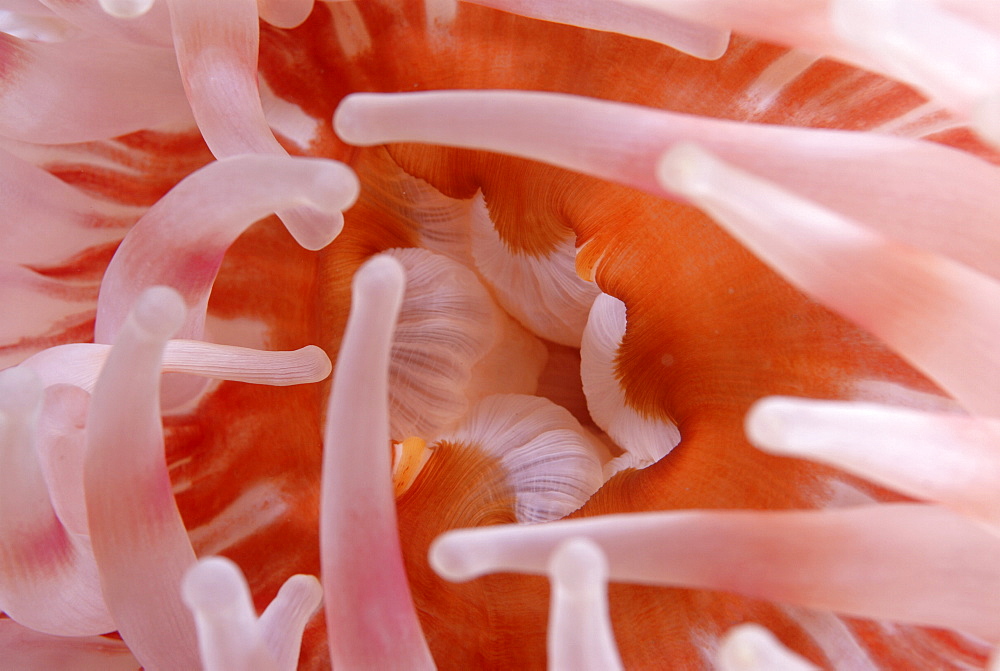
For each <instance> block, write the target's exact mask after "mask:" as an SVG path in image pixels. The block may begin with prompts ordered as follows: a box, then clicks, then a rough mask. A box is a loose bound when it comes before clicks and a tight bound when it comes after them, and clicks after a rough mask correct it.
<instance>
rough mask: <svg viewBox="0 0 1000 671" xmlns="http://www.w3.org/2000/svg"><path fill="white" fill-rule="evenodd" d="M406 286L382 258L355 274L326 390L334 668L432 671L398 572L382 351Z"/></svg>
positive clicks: (396, 267) (327, 564)
mask: <svg viewBox="0 0 1000 671" xmlns="http://www.w3.org/2000/svg"><path fill="white" fill-rule="evenodd" d="M404 285H405V278H404V275H403V269H402V267H401V265H400V264H399V262H398V261H396V260H395V259H393V258H391V257H388V256H376V257H374V258H373V259H371V260H369V261H368V262H367V263H365V264H364V265H363V266H362V267H361V268H360V269H359V270H358V272H357V274H356V275H355V276H354V282H353V288H352V297H351V312H350V316H349V317H348V322H347V330H346V331H345V334H344V340H343V344H342V345H341V348H340V356H339V357H338V360H337V366H336V368H335V372H334V379H333V389H332V391H331V392H330V403H329V407H328V409H327V420H326V422H327V423H326V432H325V438H324V447H323V489H322V498H321V502H320V552H321V557H322V569H323V575H322V581H323V589H324V599H325V604H326V622H327V630H328V634H329V640H330V654H331V657H332V659H333V665H334V667H336V668H347V669H376V668H377V669H401V670H402V669H433V668H434V661H433V660H432V659H431V656H430V651H429V650H428V648H427V642H426V641H425V640H424V636H423V633H422V631H421V629H420V623H419V621H418V620H417V616H416V611H415V609H414V606H413V600H412V598H411V596H410V586H409V583H408V582H407V579H406V573H405V570H404V568H403V557H402V553H401V550H400V543H399V532H398V529H397V526H396V502H395V496H394V494H393V485H392V475H391V464H390V454H389V446H390V443H389V401H388V378H389V352H390V346H391V344H392V334H393V330H394V329H395V326H396V320H397V317H398V313H399V309H400V305H401V304H402V299H403V290H404Z"/></svg>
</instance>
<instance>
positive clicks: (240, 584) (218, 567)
mask: <svg viewBox="0 0 1000 671" xmlns="http://www.w3.org/2000/svg"><path fill="white" fill-rule="evenodd" d="M245 585H246V580H245V579H244V578H243V573H242V572H241V571H240V569H239V567H238V566H236V564H234V563H233V562H232V561H231V560H229V559H226V558H225V557H206V558H205V559H202V560H201V561H199V562H198V563H196V564H194V565H193V566H192V567H191V568H189V569H188V571H187V573H185V574H184V579H183V582H182V583H181V597H182V598H183V600H184V603H185V604H187V606H188V608H190V609H191V610H192V611H199V612H204V611H209V612H218V611H222V610H225V609H228V608H229V607H230V606H231V605H232V604H233V603H234V602H236V601H238V600H239V599H240V598H242V596H243V594H244V593H245V592H246V589H247V588H246V586H245Z"/></svg>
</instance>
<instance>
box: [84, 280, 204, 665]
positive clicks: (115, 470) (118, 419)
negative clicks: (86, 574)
mask: <svg viewBox="0 0 1000 671" xmlns="http://www.w3.org/2000/svg"><path fill="white" fill-rule="evenodd" d="M184 314H185V308H184V302H183V300H182V299H181V297H180V296H179V295H178V294H177V292H175V291H173V290H171V289H167V288H165V287H153V288H151V289H149V290H147V291H145V292H143V293H142V294H141V295H140V296H139V297H138V300H137V301H136V305H135V308H134V309H133V310H132V311H131V312H130V314H129V317H128V319H127V320H126V321H125V323H124V324H123V325H122V327H121V329H120V331H119V333H118V334H117V337H116V338H115V342H114V345H113V347H112V350H111V353H110V354H109V355H108V360H107V363H106V364H105V365H104V369H103V371H102V372H101V376H100V378H99V379H98V381H97V386H96V387H95V389H94V395H93V398H92V400H91V403H90V415H89V416H88V418H87V443H86V444H87V447H86V458H85V464H84V490H85V494H86V502H87V518H88V524H89V527H90V538H91V543H92V545H93V548H94V556H95V557H96V558H97V566H98V569H99V571H100V576H101V588H102V590H103V593H104V598H105V600H106V602H107V604H108V608H109V610H110V611H111V614H112V616H113V617H114V619H115V622H116V624H117V625H118V631H119V632H120V633H121V635H122V638H123V639H124V640H125V642H126V643H128V646H129V648H130V649H131V650H132V652H133V653H134V654H135V655H136V657H137V658H138V659H139V661H140V662H141V663H142V665H143V666H144V667H146V668H147V669H196V668H199V663H198V655H197V645H198V643H197V637H196V634H195V627H194V622H193V620H192V618H191V615H190V613H189V612H188V611H187V609H186V608H185V607H184V604H183V603H182V602H181V595H180V584H181V579H182V577H183V575H184V572H185V571H186V570H187V569H188V568H189V567H190V566H192V565H193V564H194V562H195V555H194V550H193V549H192V548H191V542H190V540H188V535H187V531H186V530H185V528H184V522H183V520H182V519H181V516H180V513H179V512H178V510H177V505H176V502H175V501H174V496H173V492H172V491H171V484H170V476H169V474H168V473H167V466H166V461H165V458H164V442H163V427H162V424H161V420H160V411H159V407H160V399H159V396H160V394H159V387H160V367H161V365H162V357H163V349H164V347H165V346H166V343H167V340H168V339H169V338H170V336H171V335H172V334H173V332H174V331H176V330H177V329H178V328H179V327H180V326H181V324H182V323H183V320H184Z"/></svg>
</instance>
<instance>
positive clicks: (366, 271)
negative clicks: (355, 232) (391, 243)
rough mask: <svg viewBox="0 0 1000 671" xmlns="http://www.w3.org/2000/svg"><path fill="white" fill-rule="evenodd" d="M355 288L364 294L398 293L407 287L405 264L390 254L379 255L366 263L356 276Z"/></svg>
mask: <svg viewBox="0 0 1000 671" xmlns="http://www.w3.org/2000/svg"><path fill="white" fill-rule="evenodd" d="M354 286H355V287H356V290H357V291H358V292H359V293H363V294H380V295H381V294H388V293H393V294H395V293H398V294H399V295H400V296H402V293H403V289H404V288H405V287H406V272H405V271H404V270H403V264H401V263H400V262H399V261H397V260H396V259H394V258H393V257H391V256H389V255H388V254H377V255H375V256H373V257H371V258H370V259H368V260H367V261H365V262H364V263H363V264H362V265H361V267H360V268H358V272H357V273H356V274H355V276H354Z"/></svg>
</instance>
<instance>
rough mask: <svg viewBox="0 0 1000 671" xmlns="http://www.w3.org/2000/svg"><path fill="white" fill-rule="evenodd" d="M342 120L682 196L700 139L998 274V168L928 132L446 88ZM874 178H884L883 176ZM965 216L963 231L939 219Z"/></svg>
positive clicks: (345, 133)
mask: <svg viewBox="0 0 1000 671" xmlns="http://www.w3.org/2000/svg"><path fill="white" fill-rule="evenodd" d="M334 127H335V129H336V131H337V134H338V135H339V136H340V137H341V138H342V139H343V140H344V141H345V142H350V143H352V144H357V145H374V144H383V143H389V142H423V143H431V144H442V145H448V146H457V147H467V148H477V149H484V150H488V151H497V152H502V153H506V154H512V155H516V156H521V157H524V158H529V159H532V160H537V161H544V162H547V163H550V164H553V165H557V166H560V167H563V168H567V169H569V170H575V171H577V172H582V173H585V174H588V175H592V176H594V177H599V178H601V179H606V180H609V181H613V182H618V183H620V184H625V185H628V186H632V187H635V188H638V189H642V190H644V191H647V192H649V193H652V194H654V195H657V196H661V197H666V198H672V199H674V200H681V201H684V200H685V198H684V196H683V194H679V193H677V192H676V191H671V190H670V189H668V188H667V187H665V186H664V185H663V184H662V183H661V182H660V181H659V180H658V179H657V165H658V162H659V160H660V157H661V156H662V155H663V153H664V152H665V151H667V150H668V149H670V148H671V147H672V146H674V145H675V144H677V143H679V142H685V141H692V142H697V143H698V144H700V145H702V146H704V147H705V148H706V149H708V150H709V151H712V152H713V153H716V154H718V155H719V156H720V157H721V158H723V159H724V160H726V161H729V162H731V163H733V165H735V166H737V167H740V168H743V169H745V170H749V171H751V172H753V173H754V174H757V175H759V176H760V177H762V178H765V179H769V180H772V181H775V182H778V183H780V184H783V185H784V186H785V188H787V189H789V190H790V191H792V192H794V193H796V194H798V195H800V196H802V197H805V198H808V199H810V200H814V201H816V202H817V203H819V204H821V205H823V206H825V207H828V208H830V209H831V210H833V211H835V212H839V213H841V214H844V215H845V216H848V217H851V218H854V219H857V220H858V221H860V222H863V223H864V224H866V225H868V226H871V227H873V228H875V229H876V230H879V231H881V232H883V233H884V234H886V235H889V236H892V237H896V238H899V239H900V240H903V241H905V242H908V243H909V244H913V245H917V246H926V247H929V248H931V249H935V250H937V251H940V252H941V253H944V254H947V255H949V256H952V257H953V258H956V259H958V260H960V261H962V262H964V263H968V264H969V265H971V266H973V267H975V268H977V269H979V270H982V271H984V272H989V273H992V274H994V275H996V276H1000V257H998V255H997V254H995V253H993V251H992V250H993V247H992V244H993V240H994V239H995V237H996V235H997V227H998V224H997V219H996V216H995V213H996V212H998V211H1000V169H998V168H997V167H995V166H993V165H990V164H989V163H986V162H985V161H982V160H980V159H978V158H976V157H974V156H971V155H969V154H967V153H965V152H962V151H959V150H956V149H951V148H949V147H944V146H941V145H936V144H933V143H929V142H922V141H919V140H910V139H902V138H894V137H888V136H880V135H874V134H872V133H862V132H853V131H837V130H817V129H805V128H790V127H783V126H773V125H765V124H750V123H740V122H733V121H722V120H718V119H708V118H703V117H696V116H690V115H684V114H678V113H675V112H664V111H661V110H653V109H648V108H645V107H639V106H635V105H627V104H623V103H615V102H607V101H602V100H593V99H589V98H584V97H579V96H572V95H567V94H557V93H538V92H527V91H439V92H421V93H396V94H372V93H359V94H353V95H349V96H347V97H346V98H345V99H344V101H343V102H342V103H341V104H340V107H339V108H338V109H337V112H336V114H335V115H334ZM872 175H878V176H879V179H877V180H874V179H872V178H871V176H872ZM942 221H962V222H964V223H965V226H964V227H963V235H960V236H959V235H953V234H952V233H951V231H946V232H945V233H944V234H942V232H941V227H940V222H942Z"/></svg>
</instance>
